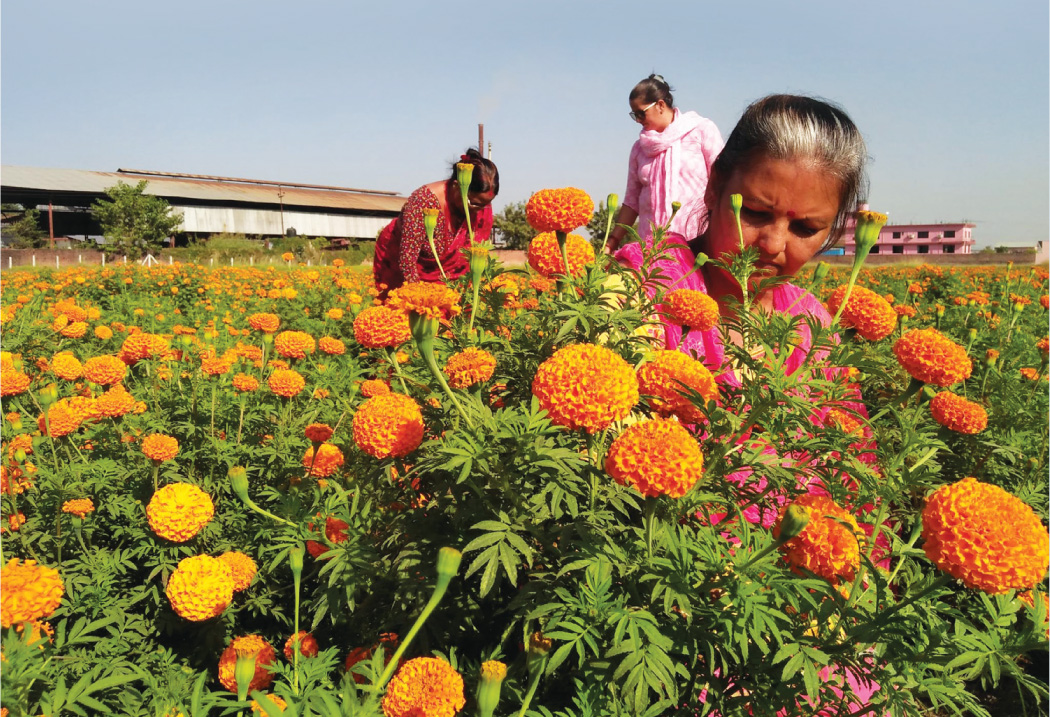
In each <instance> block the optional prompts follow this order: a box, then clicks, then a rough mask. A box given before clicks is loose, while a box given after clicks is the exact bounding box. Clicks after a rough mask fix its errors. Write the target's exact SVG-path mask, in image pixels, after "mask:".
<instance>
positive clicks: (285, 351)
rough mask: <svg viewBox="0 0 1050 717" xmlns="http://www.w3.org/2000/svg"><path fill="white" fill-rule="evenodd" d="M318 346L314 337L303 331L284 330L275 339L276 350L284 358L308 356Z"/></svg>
mask: <svg viewBox="0 0 1050 717" xmlns="http://www.w3.org/2000/svg"><path fill="white" fill-rule="evenodd" d="M316 346H317V342H315V341H314V337H313V336H311V335H310V334H308V333H305V332H303V331H282V332H281V333H279V334H277V336H276V337H274V340H273V347H274V350H276V351H277V353H279V354H280V355H281V356H283V357H284V358H295V359H301V358H306V355H307V354H312V353H313V352H314V349H315V348H316Z"/></svg>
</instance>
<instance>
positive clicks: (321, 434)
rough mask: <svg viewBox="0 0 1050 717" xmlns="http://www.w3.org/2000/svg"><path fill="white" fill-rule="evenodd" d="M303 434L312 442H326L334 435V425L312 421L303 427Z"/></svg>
mask: <svg viewBox="0 0 1050 717" xmlns="http://www.w3.org/2000/svg"><path fill="white" fill-rule="evenodd" d="M303 434H304V435H305V436H306V438H307V440H308V441H310V442H311V443H324V442H325V441H327V440H328V439H329V438H331V437H332V427H331V426H329V425H328V424H327V423H311V424H310V425H309V426H307V427H306V428H305V429H303Z"/></svg>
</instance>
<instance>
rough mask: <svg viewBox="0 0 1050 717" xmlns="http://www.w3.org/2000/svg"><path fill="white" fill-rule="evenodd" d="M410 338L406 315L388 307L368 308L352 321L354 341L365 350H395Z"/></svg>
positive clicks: (410, 333) (410, 332)
mask: <svg viewBox="0 0 1050 717" xmlns="http://www.w3.org/2000/svg"><path fill="white" fill-rule="evenodd" d="M410 338H412V331H411V329H409V327H408V314H406V313H405V312H404V311H398V310H397V309H391V308H390V307H389V306H369V307H368V308H367V309H365V310H364V311H362V312H361V313H360V314H358V315H357V318H356V319H354V339H355V340H356V341H357V343H359V344H361V345H362V346H364V347H365V348H367V349H384V348H395V347H397V346H400V345H401V344H403V343H405V342H406V341H408V340H409V339H410Z"/></svg>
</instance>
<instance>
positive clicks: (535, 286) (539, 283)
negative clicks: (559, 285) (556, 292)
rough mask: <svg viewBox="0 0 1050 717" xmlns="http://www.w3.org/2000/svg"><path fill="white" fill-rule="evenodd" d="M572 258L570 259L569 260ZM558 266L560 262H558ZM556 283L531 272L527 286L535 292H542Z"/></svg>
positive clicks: (553, 286) (548, 289)
mask: <svg viewBox="0 0 1050 717" xmlns="http://www.w3.org/2000/svg"><path fill="white" fill-rule="evenodd" d="M571 261H572V260H571V259H570V262H571ZM558 266H559V267H560V266H561V264H558ZM555 286H556V284H555V283H554V282H553V281H551V280H550V279H548V278H547V277H546V276H543V275H542V274H533V275H532V276H530V277H529V288H530V289H532V290H533V291H535V292H536V293H539V294H542V293H544V292H547V291H550V290H551V289H553V288H555Z"/></svg>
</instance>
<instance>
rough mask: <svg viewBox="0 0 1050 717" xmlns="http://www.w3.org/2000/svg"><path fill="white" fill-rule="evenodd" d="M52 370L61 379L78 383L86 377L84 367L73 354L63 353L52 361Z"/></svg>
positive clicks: (56, 355)
mask: <svg viewBox="0 0 1050 717" xmlns="http://www.w3.org/2000/svg"><path fill="white" fill-rule="evenodd" d="M51 370H52V371H53V372H54V374H55V375H56V376H58V377H59V378H64V379H65V380H67V381H76V380H77V379H78V378H80V377H81V376H83V375H84V365H83V364H82V363H80V360H79V359H78V358H77V357H76V356H74V355H73V354H71V353H69V352H67V351H63V352H62V353H58V354H55V356H54V357H53V358H52V359H51Z"/></svg>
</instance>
